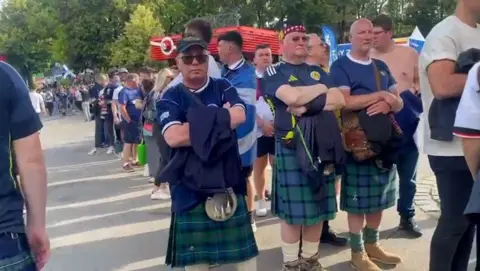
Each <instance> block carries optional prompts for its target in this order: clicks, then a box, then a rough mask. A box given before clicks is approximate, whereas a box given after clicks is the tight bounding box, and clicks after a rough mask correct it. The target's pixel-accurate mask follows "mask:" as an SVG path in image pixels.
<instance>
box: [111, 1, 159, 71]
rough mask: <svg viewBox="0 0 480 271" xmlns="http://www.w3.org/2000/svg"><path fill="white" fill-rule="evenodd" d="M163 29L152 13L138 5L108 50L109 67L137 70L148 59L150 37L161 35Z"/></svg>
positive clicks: (147, 8) (146, 7)
mask: <svg viewBox="0 0 480 271" xmlns="http://www.w3.org/2000/svg"><path fill="white" fill-rule="evenodd" d="M162 33H163V29H162V26H161V25H160V23H159V22H158V20H157V19H156V18H155V16H154V14H153V11H152V10H151V9H150V8H149V7H148V6H146V5H142V4H139V5H137V6H136V8H135V10H134V11H133V14H132V16H131V17H130V21H129V22H127V23H126V24H125V28H124V32H123V34H122V35H121V36H120V37H119V38H118V39H117V40H116V41H115V43H113V44H112V46H111V48H110V65H111V66H125V67H128V68H138V67H140V66H142V65H143V64H144V63H145V62H146V61H148V59H149V55H148V52H147V51H148V48H149V43H150V37H151V36H153V35H158V34H162Z"/></svg>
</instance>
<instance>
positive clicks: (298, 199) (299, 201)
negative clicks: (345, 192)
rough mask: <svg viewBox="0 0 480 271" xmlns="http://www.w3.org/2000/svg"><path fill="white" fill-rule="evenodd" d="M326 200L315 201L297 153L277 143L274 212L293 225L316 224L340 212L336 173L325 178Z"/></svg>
mask: <svg viewBox="0 0 480 271" xmlns="http://www.w3.org/2000/svg"><path fill="white" fill-rule="evenodd" d="M324 178H325V182H326V185H325V187H324V192H323V197H322V198H321V199H317V198H314V194H313V193H312V190H311V187H310V185H309V181H310V180H309V179H308V178H307V175H306V174H305V173H304V172H303V171H302V169H301V168H300V166H299V164H298V163H297V156H296V151H295V150H292V149H288V148H285V147H284V146H283V145H282V143H281V142H280V141H278V140H277V141H276V142H275V164H274V166H273V174H272V213H273V214H274V215H276V216H278V217H279V218H280V219H282V220H284V221H285V222H287V223H288V224H291V225H305V226H311V225H316V224H318V223H320V222H322V221H324V220H332V219H334V218H335V215H336V213H337V209H338V208H337V200H336V195H335V174H334V173H332V174H330V175H329V176H324Z"/></svg>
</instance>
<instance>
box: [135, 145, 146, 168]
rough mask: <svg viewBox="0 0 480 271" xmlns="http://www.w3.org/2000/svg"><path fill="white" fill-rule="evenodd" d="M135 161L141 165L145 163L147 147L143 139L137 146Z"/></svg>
mask: <svg viewBox="0 0 480 271" xmlns="http://www.w3.org/2000/svg"><path fill="white" fill-rule="evenodd" d="M137 161H138V164H139V165H141V166H143V165H146V164H147V148H146V146H145V141H143V140H142V143H140V144H138V146H137Z"/></svg>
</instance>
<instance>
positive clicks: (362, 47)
mask: <svg viewBox="0 0 480 271" xmlns="http://www.w3.org/2000/svg"><path fill="white" fill-rule="evenodd" d="M372 39H373V25H372V23H371V22H370V21H369V20H367V19H360V20H357V21H356V22H355V23H353V24H352V26H351V29H350V40H351V43H352V49H351V51H350V52H349V53H348V54H347V55H346V56H344V57H341V58H339V59H338V60H336V61H335V62H334V63H333V64H332V67H331V69H330V72H331V75H332V77H333V79H334V81H335V84H336V85H337V86H339V88H340V89H341V90H342V92H343V94H344V95H345V101H346V106H345V110H349V111H359V110H365V109H366V112H367V114H368V115H369V116H373V115H377V114H388V113H390V112H391V111H393V112H398V111H399V110H400V109H401V108H402V107H403V102H402V99H401V98H400V97H399V95H398V91H397V89H396V83H395V80H394V79H393V77H392V75H391V73H390V70H389V69H388V67H387V65H386V64H385V63H384V62H383V61H380V60H376V59H371V58H370V57H369V51H370V49H371V48H372ZM376 74H377V75H376ZM378 87H380V89H378ZM395 177H396V176H395V167H394V166H393V167H392V168H391V169H384V168H380V167H379V166H377V163H376V162H375V161H373V160H372V159H370V160H366V161H363V162H357V161H356V160H354V158H353V156H352V155H351V154H349V155H348V157H347V164H346V168H345V172H344V175H343V179H342V189H341V200H340V207H341V209H342V210H344V211H346V212H347V213H348V225H349V231H350V246H351V250H352V262H351V264H352V265H353V267H354V268H355V269H357V270H361V271H377V270H380V269H379V268H378V266H377V265H376V264H375V263H373V261H372V260H374V261H378V262H382V263H385V264H398V263H400V262H401V259H400V258H399V257H398V256H396V255H394V254H392V253H389V252H386V251H384V250H383V249H382V248H381V247H380V245H379V242H378V241H379V231H378V229H379V227H380V223H381V221H382V212H383V210H385V209H387V208H390V207H392V206H394V205H395V200H396V193H395V189H396V184H395ZM365 221H366V227H364V223H365ZM362 231H363V234H362Z"/></svg>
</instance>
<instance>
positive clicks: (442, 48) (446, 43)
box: [420, 34, 458, 70]
mask: <svg viewBox="0 0 480 271" xmlns="http://www.w3.org/2000/svg"><path fill="white" fill-rule="evenodd" d="M457 57H458V55H457V50H456V46H455V41H454V40H453V38H452V37H450V36H448V35H438V34H437V35H432V36H430V37H427V40H426V41H425V44H424V46H423V48H422V53H421V54H420V64H421V67H420V68H421V69H422V70H427V68H428V66H430V64H432V63H433V62H435V61H438V60H451V61H457Z"/></svg>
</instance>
